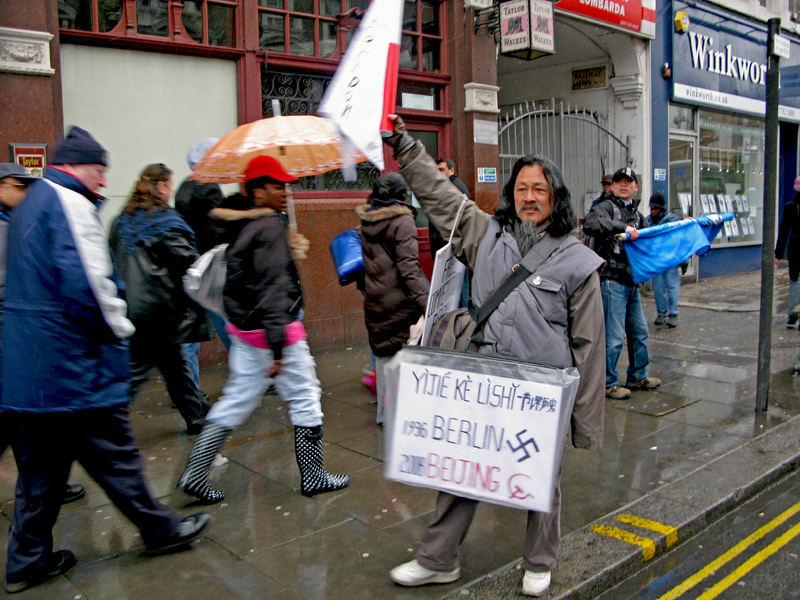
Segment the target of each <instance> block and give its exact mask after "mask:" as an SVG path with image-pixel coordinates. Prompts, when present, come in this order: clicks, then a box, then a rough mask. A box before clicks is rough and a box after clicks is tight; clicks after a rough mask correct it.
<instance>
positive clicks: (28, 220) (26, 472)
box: [0, 127, 211, 593]
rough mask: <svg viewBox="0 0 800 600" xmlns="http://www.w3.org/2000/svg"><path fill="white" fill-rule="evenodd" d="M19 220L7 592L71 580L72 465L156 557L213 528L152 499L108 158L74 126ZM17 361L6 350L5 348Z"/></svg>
mask: <svg viewBox="0 0 800 600" xmlns="http://www.w3.org/2000/svg"><path fill="white" fill-rule="evenodd" d="M52 163H53V164H52V165H51V166H48V167H47V169H46V170H45V177H44V179H43V180H40V181H36V182H35V183H33V184H32V185H31V186H30V188H29V191H28V195H27V197H26V199H25V202H23V203H22V204H21V205H20V206H19V207H18V208H17V209H16V210H15V213H14V219H13V220H11V226H10V229H9V236H8V282H7V288H6V302H5V315H6V322H5V330H4V332H3V333H4V337H3V340H4V342H5V343H4V346H5V348H6V352H5V353H4V354H3V359H2V360H3V362H2V371H3V399H2V402H0V408H2V409H3V410H5V411H7V417H8V418H9V419H11V421H12V425H13V427H12V430H13V434H12V438H11V447H12V448H13V450H14V458H15V460H16V463H17V469H18V471H19V475H18V480H17V488H16V501H15V503H14V515H13V517H12V518H11V527H10V530H9V534H8V562H7V564H6V584H5V589H6V591H7V592H9V593H15V592H21V591H23V590H25V589H27V588H29V587H31V586H34V585H37V584H39V583H41V582H42V581H44V580H46V579H48V578H50V577H54V576H56V575H59V574H61V573H65V572H66V571H68V570H69V569H70V568H72V566H73V565H74V564H75V555H74V554H73V553H72V552H70V551H69V550H59V551H56V552H54V551H53V533H52V530H53V525H54V524H55V522H56V518H57V517H58V511H59V507H60V505H61V496H62V493H63V489H64V485H65V484H66V481H67V476H68V475H69V470H70V466H71V465H72V462H73V460H77V461H78V462H79V463H81V465H82V466H83V467H84V468H85V469H86V471H87V472H88V473H89V474H90V475H91V477H92V478H93V479H94V480H95V481H96V482H97V483H98V484H99V485H100V486H101V487H102V488H103V490H104V491H105V492H106V494H107V495H108V497H109V498H110V499H111V501H112V502H113V503H114V504H115V505H116V507H117V508H118V509H119V510H121V511H122V513H123V514H124V515H125V516H126V517H128V518H129V519H130V520H131V521H132V522H133V523H134V524H135V525H136V526H137V527H138V528H139V530H140V532H141V535H142V540H143V541H144V544H145V546H146V547H147V549H148V550H149V551H151V552H162V551H165V550H167V549H172V548H176V547H180V546H184V545H186V544H188V543H189V542H191V541H192V540H193V539H195V538H196V537H198V536H199V535H200V533H201V532H202V531H203V530H204V529H205V527H206V526H207V525H208V523H209V521H210V518H211V517H210V516H209V515H208V514H206V513H198V514H196V515H192V516H190V517H186V518H184V519H181V518H180V517H179V516H178V515H177V514H175V512H173V511H172V510H171V509H169V508H167V507H165V506H163V505H161V504H159V503H158V502H156V501H155V500H154V499H153V497H152V496H151V495H150V492H149V490H148V489H147V485H146V484H145V481H144V477H143V474H142V463H141V458H140V456H139V450H138V448H137V446H136V442H135V440H134V438H133V434H132V432H131V428H130V423H129V421H128V405H129V402H130V372H129V366H128V365H129V356H128V343H127V338H129V337H130V335H131V334H132V333H133V325H132V324H131V322H130V321H129V320H128V319H127V317H126V312H127V306H126V304H125V301H124V299H123V298H122V294H121V293H120V291H119V289H118V281H119V280H118V278H117V275H116V273H115V272H114V266H113V264H112V262H111V255H110V253H109V250H108V243H107V242H106V237H105V233H104V232H103V229H102V226H101V225H100V221H99V220H98V218H97V205H98V204H99V202H100V200H101V197H100V196H99V195H98V194H97V191H98V190H99V189H100V188H101V187H104V186H105V172H106V168H107V166H108V157H107V154H106V151H105V149H104V148H103V147H102V146H101V145H100V144H99V143H97V141H96V140H95V139H94V138H93V137H92V136H91V135H90V134H89V133H88V132H87V131H84V130H83V129H80V128H79V127H73V128H72V129H70V131H69V133H68V134H67V137H66V138H65V139H64V140H63V141H62V142H60V143H59V144H58V145H57V146H56V149H55V151H54V153H53V157H52ZM11 348H13V349H14V351H13V352H10V351H9V349H11Z"/></svg>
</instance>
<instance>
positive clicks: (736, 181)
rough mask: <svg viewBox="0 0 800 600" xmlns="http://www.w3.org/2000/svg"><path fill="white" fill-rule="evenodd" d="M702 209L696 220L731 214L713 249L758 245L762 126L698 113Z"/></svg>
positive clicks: (750, 120) (759, 122)
mask: <svg viewBox="0 0 800 600" xmlns="http://www.w3.org/2000/svg"><path fill="white" fill-rule="evenodd" d="M699 112H700V114H699V119H700V126H699V139H700V157H699V159H700V165H699V169H700V190H699V192H700V203H699V205H698V206H696V207H695V215H696V216H697V215H701V214H709V213H723V212H732V213H733V214H734V215H735V218H734V219H733V220H732V221H728V222H726V223H725V229H724V230H723V231H722V232H720V235H719V236H718V237H717V239H716V240H715V242H714V244H715V245H720V246H724V245H730V244H740V243H761V231H762V226H761V223H762V221H761V220H762V208H763V206H764V121H763V120H761V119H756V118H754V117H744V116H738V115H730V114H724V113H718V112H712V111H707V110H700V111H699Z"/></svg>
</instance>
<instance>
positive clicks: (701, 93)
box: [671, 2, 800, 122]
mask: <svg viewBox="0 0 800 600" xmlns="http://www.w3.org/2000/svg"><path fill="white" fill-rule="evenodd" d="M673 10H674V13H673V23H674V17H675V14H676V13H677V12H678V11H682V12H684V13H686V14H687V15H688V17H689V26H688V28H685V29H684V30H683V31H682V32H679V31H678V30H677V29H678V28H677V27H674V26H673V29H672V65H671V66H672V73H673V77H672V99H673V100H675V101H677V102H685V103H689V104H700V105H703V106H710V107H714V108H719V109H722V110H726V111H731V112H738V113H746V114H752V115H758V116H764V114H765V112H766V77H767V30H766V26H765V25H764V24H763V23H756V22H744V21H743V20H741V18H738V20H737V19H734V18H726V15H724V14H722V13H721V12H719V10H718V9H711V8H709V9H705V8H702V7H699V6H688V5H686V4H684V3H682V2H675V3H674V4H673ZM795 65H800V44H798V43H797V42H796V41H795V40H794V39H792V40H791V50H790V58H789V59H781V65H780V66H781V69H782V70H783V69H784V68H788V67H791V66H795ZM780 118H781V119H782V120H788V121H798V122H800V97H794V96H789V95H788V94H785V93H783V92H782V93H781V108H780Z"/></svg>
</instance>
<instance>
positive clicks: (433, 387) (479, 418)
mask: <svg viewBox="0 0 800 600" xmlns="http://www.w3.org/2000/svg"><path fill="white" fill-rule="evenodd" d="M387 370H388V384H389V385H388V389H389V392H388V394H387V399H386V406H387V412H388V414H389V417H390V418H389V420H388V422H389V438H388V439H389V443H388V444H387V447H386V457H385V458H386V460H385V466H384V468H385V475H386V477H387V478H388V479H392V480H395V481H401V482H403V483H408V484H411V485H417V486H423V487H430V488H435V489H438V490H443V491H446V492H450V493H452V494H456V495H458V496H465V497H468V498H474V499H476V500H483V501H486V502H491V503H494V504H501V505H504V506H510V507H513V508H524V509H528V510H536V511H541V512H549V511H550V509H551V505H552V499H553V491H554V489H555V482H556V478H557V477H558V472H559V469H560V467H561V459H562V456H563V451H564V446H565V440H566V435H567V427H568V424H569V418H570V414H571V412H572V404H573V403H574V399H575V394H576V392H577V386H578V373H577V370H576V369H574V368H570V369H551V368H548V367H541V366H538V365H532V364H529V363H522V362H517V361H509V360H506V359H500V358H495V357H489V356H482V355H478V354H467V353H463V352H452V351H442V350H435V349H429V348H413V347H406V348H404V349H403V350H401V351H400V352H398V353H397V354H396V355H395V356H394V358H393V359H392V361H391V362H390V363H389V365H388V367H387Z"/></svg>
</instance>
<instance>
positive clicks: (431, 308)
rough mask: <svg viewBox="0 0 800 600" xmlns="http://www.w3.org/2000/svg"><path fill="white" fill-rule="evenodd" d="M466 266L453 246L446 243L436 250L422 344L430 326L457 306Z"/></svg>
mask: <svg viewBox="0 0 800 600" xmlns="http://www.w3.org/2000/svg"><path fill="white" fill-rule="evenodd" d="M466 270H467V268H466V267H465V266H464V265H463V264H461V263H460V262H459V261H458V259H457V258H456V257H455V256H454V255H453V246H452V245H451V244H449V243H448V244H447V245H446V246H444V247H443V248H439V251H438V252H436V262H435V263H434V265H433V276H432V277H431V289H430V292H429V293H428V307H427V309H426V311H425V330H424V331H423V333H422V345H423V346H427V345H428V340H429V339H430V337H431V328H432V327H433V324H434V323H436V321H437V320H439V318H441V317H442V315H444V314H445V313H448V312H450V311H451V310H455V309H457V308H458V303H459V300H460V299H461V286H462V285H463V284H464V277H465V276H466V275H465V274H466Z"/></svg>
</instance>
